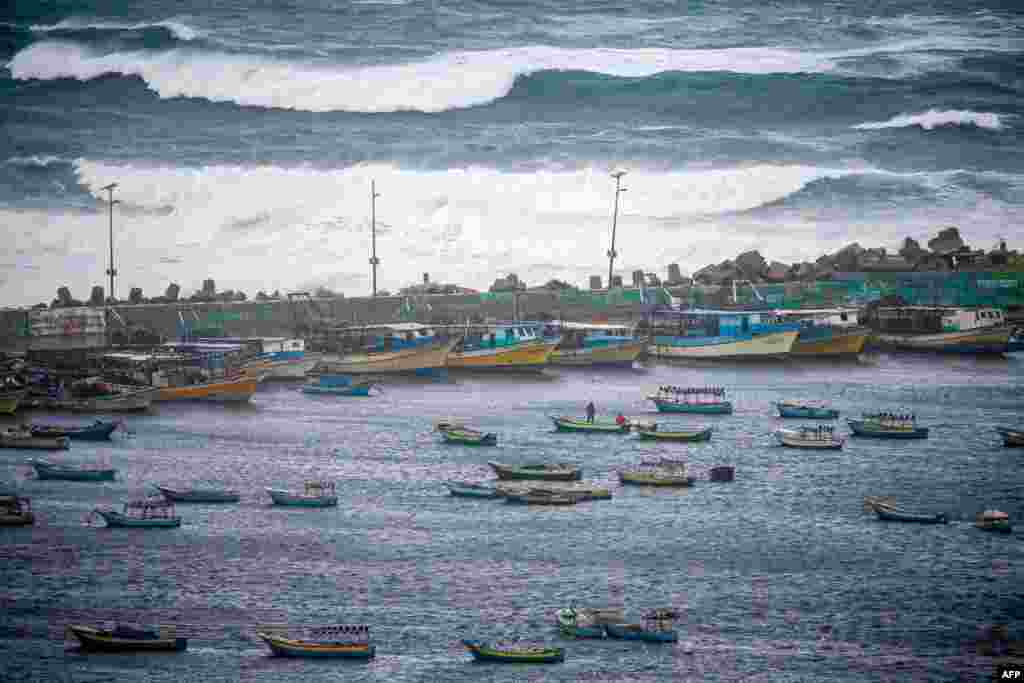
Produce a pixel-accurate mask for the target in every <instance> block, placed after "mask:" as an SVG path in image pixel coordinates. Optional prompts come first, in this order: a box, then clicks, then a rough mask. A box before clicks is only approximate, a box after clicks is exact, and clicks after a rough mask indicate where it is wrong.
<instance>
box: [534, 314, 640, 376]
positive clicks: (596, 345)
mask: <svg viewBox="0 0 1024 683" xmlns="http://www.w3.org/2000/svg"><path fill="white" fill-rule="evenodd" d="M546 327H547V328H548V330H549V331H550V333H551V334H552V335H553V336H554V337H555V338H556V339H558V346H556V347H555V350H554V352H553V353H552V354H551V358H550V359H549V360H548V362H549V363H550V364H551V365H561V366H575V367H594V366H604V367H610V366H618V367H627V368H628V367H632V365H633V361H635V360H637V359H638V358H639V357H640V354H642V353H643V352H644V350H645V349H646V348H647V340H645V339H637V338H636V336H635V334H634V333H635V330H634V329H633V328H632V327H631V326H623V325H615V324H608V323H604V324H601V323H572V322H561V323H548V324H547V325H546ZM546 333H547V332H546Z"/></svg>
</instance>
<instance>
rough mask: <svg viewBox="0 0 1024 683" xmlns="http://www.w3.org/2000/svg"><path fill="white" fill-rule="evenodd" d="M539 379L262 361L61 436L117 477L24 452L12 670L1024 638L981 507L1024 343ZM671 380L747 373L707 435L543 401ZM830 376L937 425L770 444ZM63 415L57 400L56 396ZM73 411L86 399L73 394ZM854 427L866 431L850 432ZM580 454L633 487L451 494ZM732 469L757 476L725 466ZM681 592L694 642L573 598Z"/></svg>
mask: <svg viewBox="0 0 1024 683" xmlns="http://www.w3.org/2000/svg"><path fill="white" fill-rule="evenodd" d="M552 375H553V376H551V377H545V378H507V377H468V378H456V379H454V380H452V381H449V382H444V383H405V384H388V385H387V386H386V388H385V390H384V393H383V394H382V395H381V396H379V397H372V398H369V399H351V398H340V397H337V398H333V397H309V396H306V395H303V394H301V393H299V392H298V391H297V390H296V386H295V385H294V384H292V385H289V384H278V385H262V386H261V387H260V391H259V393H258V394H257V395H256V397H255V398H254V400H253V404H252V406H247V407H242V408H231V407H220V406H203V405H195V406H193V405H161V406H160V407H159V408H158V409H157V410H154V411H153V413H152V414H149V415H142V416H134V417H130V418H128V424H129V427H130V430H131V434H130V435H128V436H124V435H120V438H118V439H117V440H116V441H115V442H113V443H112V444H85V443H77V442H76V443H74V444H73V445H72V448H71V450H69V451H67V452H65V453H59V454H57V455H55V456H54V459H59V460H67V461H69V462H105V463H106V462H109V463H110V464H112V465H113V466H115V467H117V468H118V469H119V470H120V475H119V479H118V480H117V481H116V482H113V483H105V484H90V483H72V482H41V481H36V480H35V479H29V478H27V475H28V472H29V468H28V467H27V466H26V465H25V462H26V461H27V457H30V455H31V454H28V453H26V452H19V451H13V450H6V451H0V478H2V479H4V480H7V481H15V480H16V481H17V482H18V485H19V487H20V489H21V490H22V492H23V494H25V495H29V496H31V497H32V501H33V506H34V508H35V510H36V511H37V515H38V522H37V524H36V526H35V527H33V528H28V529H0V584H2V586H3V589H2V595H3V608H4V610H3V612H2V616H0V661H2V662H3V664H2V665H0V668H2V670H3V671H2V673H3V677H4V678H5V680H74V681H101V680H102V681H113V680H116V681H143V680H145V681H150V680H168V681H169V680H200V679H202V680H211V681H212V680H237V679H244V680H260V681H264V680H265V681H288V680H296V681H297V680H321V679H328V678H331V679H336V678H338V677H339V676H342V677H343V678H344V679H345V680H387V681H406V680H408V681H412V680H427V679H433V680H445V681H449V680H480V679H482V678H489V679H493V680H508V681H512V680H525V679H530V680H540V679H541V678H543V679H544V680H566V681H570V680H579V679H582V678H591V679H593V680H649V681H661V680H670V679H671V680H683V679H693V680H736V679H737V677H739V676H741V675H742V676H755V677H760V678H759V679H763V680H768V679H771V680H810V679H812V678H821V677H825V676H827V677H829V678H830V679H833V680H851V681H852V680H941V679H953V678H961V679H964V678H966V679H977V680H982V679H984V678H985V677H986V676H988V675H989V674H990V672H991V670H992V660H990V659H986V658H984V657H981V656H980V655H978V654H977V640H978V638H979V637H980V634H981V633H982V630H983V629H984V628H985V627H987V626H988V625H990V624H993V623H1000V622H1001V623H1007V624H1009V627H1010V636H1011V638H1021V637H1022V634H1021V633H1020V629H1021V622H1020V621H1019V615H1020V614H1021V613H1024V609H1022V608H1024V601H1022V600H1021V591H1020V586H1021V585H1022V583H1021V578H1022V572H1021V565H1022V562H1024V552H1022V549H1021V543H1020V541H1019V536H1017V535H1012V536H1009V537H1006V536H997V535H990V534H986V533H983V532H980V531H978V530H976V529H975V528H974V527H973V526H972V520H973V517H974V515H975V513H976V512H978V511H980V510H983V509H985V508H991V507H996V508H999V509H1002V510H1005V511H1007V512H1009V513H1010V515H1011V517H1012V518H1013V519H1014V520H1017V521H1019V520H1021V519H1022V515H1024V505H1022V496H1021V490H1022V488H1021V487H1022V484H1024V476H1022V474H1021V469H1020V464H1021V458H1022V457H1024V453H1021V452H1018V451H1013V450H1010V449H1005V448H1003V447H1002V446H1001V444H1000V441H999V439H998V438H997V436H996V435H995V433H994V432H993V430H992V427H993V425H996V424H1008V423H1009V424H1012V423H1015V422H1019V420H1020V415H1021V412H1022V410H1021V409H1022V407H1024V390H1022V387H1021V378H1022V376H1024V361H1022V360H1021V359H1015V358H1010V359H1008V360H999V361H978V360H970V359H966V360H965V359H938V358H925V357H921V358H918V357H913V356H901V357H899V358H896V357H889V356H884V355H883V356H879V357H876V358H873V359H871V360H869V361H868V362H866V363H860V364H851V365H841V366H835V365H832V364H810V365H804V364H800V365H796V364H787V365H776V366H753V367H752V366H742V367H728V366H711V367H700V368H694V367H685V366H649V367H647V368H644V369H637V370H633V371H625V372H621V371H619V372H610V371H606V372H600V371H595V372H560V373H557V374H555V373H552ZM659 384H676V385H704V384H715V385H721V386H725V387H727V388H728V389H729V390H730V392H731V395H732V398H733V400H734V402H735V403H736V412H735V414H734V415H732V416H726V417H708V418H698V417H696V416H694V417H693V418H690V417H687V416H679V417H672V416H669V417H660V418H659V422H660V424H661V425H662V428H663V429H664V428H670V426H677V425H679V426H681V425H684V424H685V425H695V424H704V423H709V422H710V423H713V424H714V426H715V430H716V431H715V434H714V437H713V439H712V441H711V442H710V443H706V444H692V445H686V444H648V443H640V442H638V441H637V440H636V438H635V437H634V436H632V435H630V436H618V435H573V434H556V433H554V432H553V431H552V429H551V425H550V422H549V421H548V420H547V418H546V415H548V414H554V413H562V414H564V413H576V414H581V413H582V408H583V406H584V404H585V403H586V402H587V401H588V400H594V401H595V402H596V404H597V406H598V410H599V413H614V412H617V411H622V412H624V413H625V414H627V415H642V414H645V413H647V412H648V411H649V410H650V408H649V407H648V405H646V404H645V402H644V401H643V399H642V397H643V396H644V395H645V393H646V392H647V390H649V389H650V388H651V387H655V386H657V385H659ZM795 397H807V398H814V399H825V400H831V401H832V402H833V403H834V405H835V406H836V407H838V408H840V409H841V410H842V411H843V413H844V416H851V415H856V414H859V412H860V411H861V410H862V409H891V410H905V411H908V412H914V413H915V414H916V415H917V416H918V418H919V420H920V421H922V422H923V423H924V424H926V425H928V426H930V427H931V428H932V433H931V438H930V439H928V440H927V441H922V442H909V443H897V442H887V441H872V440H866V441H865V440H851V441H850V442H849V443H848V444H847V446H846V448H845V449H844V450H843V451H841V452H837V453H813V452H805V451H798V450H789V449H783V448H780V447H777V446H775V445H774V444H773V440H772V438H771V436H770V432H771V430H772V429H774V428H775V427H776V426H777V425H778V424H779V423H780V422H781V421H780V420H778V419H777V418H774V417H773V416H772V412H771V410H770V405H769V403H770V401H772V400H777V399H780V398H795ZM447 416H455V417H461V418H466V419H470V420H472V422H473V423H474V424H477V425H479V426H480V427H481V428H483V429H487V430H493V431H496V432H498V433H499V435H500V441H499V444H500V445H499V446H498V447H497V448H470V447H458V446H445V445H443V444H442V443H441V442H440V439H439V438H438V436H437V434H436V433H434V432H433V431H432V428H433V421H434V420H435V419H437V418H441V417H447ZM33 417H34V418H35V419H40V418H41V417H42V416H33ZM49 417H50V419H52V420H63V421H72V420H71V418H70V417H62V416H49ZM842 430H843V431H846V430H845V427H843V429H842ZM659 455H663V456H670V457H680V456H682V457H685V458H687V459H688V460H689V462H690V463H691V464H692V467H693V469H694V470H695V471H696V472H697V473H698V474H699V475H700V477H701V480H700V481H699V482H698V484H697V485H696V486H694V487H693V488H692V489H690V490H681V491H647V490H643V489H636V488H629V489H624V488H622V487H621V486H620V485H619V484H618V482H617V478H616V476H615V471H616V469H617V468H619V467H622V466H625V465H629V464H632V463H635V462H637V461H639V460H641V459H644V458H650V457H656V456H659ZM489 459H490V460H504V461H508V462H528V461H540V460H547V461H565V462H573V463H578V464H580V465H582V466H583V467H584V468H585V470H584V476H585V478H586V479H588V480H596V481H598V482H602V483H604V484H606V485H607V486H609V487H610V488H612V489H613V492H614V499H613V500H611V501H597V502H592V503H584V504H580V505H578V506H576V507H574V508H571V509H536V508H526V507H522V506H511V505H506V504H504V503H503V502H501V501H489V500H482V501H474V500H468V499H457V498H452V497H451V496H449V495H448V493H447V490H446V489H445V487H444V485H443V481H444V480H446V479H463V478H465V479H490V478H491V476H492V475H491V474H490V471H489V469H488V467H487V466H486V461H487V460H489ZM717 464H734V465H735V466H736V481H735V482H733V483H729V484H715V483H711V482H708V481H706V469H707V468H709V467H711V466H714V465H717ZM310 478H324V479H332V480H334V481H336V482H337V484H338V491H339V494H340V497H341V504H340V506H339V507H338V508H336V509H326V510H312V509H311V510H302V509H294V510H289V509H279V508H274V507H271V506H270V505H269V503H268V498H267V496H266V494H265V493H264V492H263V489H264V487H266V486H270V485H278V486H287V487H292V488H297V487H301V485H302V482H303V480H305V479H310ZM202 479H205V480H217V481H220V482H223V483H224V484H226V485H229V486H231V487H234V488H237V489H240V490H241V491H242V492H243V499H242V502H241V504H239V505H227V506H185V505H180V506H178V511H179V513H180V514H181V515H182V517H183V518H184V523H183V526H182V528H181V529H180V530H171V531H164V530H149V531H147V530H108V529H105V528H97V527H88V526H84V524H83V522H84V520H85V519H86V518H87V516H88V514H89V512H90V511H91V510H92V509H93V508H94V507H95V506H97V505H100V504H110V505H120V503H121V502H123V501H124V500H126V499H128V498H129V497H132V496H134V495H138V494H140V493H142V492H143V490H144V489H145V487H146V486H147V485H150V484H154V483H161V484H168V485H172V486H174V485H180V486H185V485H188V484H189V483H191V482H195V481H197V480H202ZM865 495H891V496H895V497H896V498H897V499H898V500H899V501H900V502H901V503H903V504H905V505H906V506H907V507H911V508H921V509H926V510H932V511H936V512H940V511H941V512H946V513H947V514H948V515H949V516H950V517H951V519H952V520H953V522H952V523H951V524H950V525H949V526H914V525H900V524H883V523H880V522H877V521H876V520H875V519H874V518H873V516H871V515H868V514H866V513H865V512H864V511H863V507H862V499H863V497H864V496H865ZM574 601H575V602H576V603H578V604H580V605H602V606H603V605H623V606H625V607H626V609H627V612H629V613H632V614H633V615H637V614H638V613H639V612H640V611H641V610H642V609H643V608H646V607H652V606H663V605H669V604H670V605H673V606H675V607H676V608H678V609H680V610H681V611H682V612H683V614H684V617H683V618H682V623H681V625H680V628H681V629H682V637H681V642H680V643H679V644H677V645H674V646H672V645H663V646H654V645H644V644H633V643H627V642H619V641H606V642H600V641H579V642H572V641H563V640H561V639H560V637H559V636H558V633H557V629H556V628H555V627H554V626H553V614H552V612H553V610H555V609H557V608H558V607H562V606H567V605H568V604H569V603H571V602H574ZM115 618H116V619H121V620H125V621H128V620H134V621H137V622H142V623H161V622H163V623H177V624H179V631H180V632H181V633H182V635H186V636H189V637H190V638H191V640H190V645H189V649H188V651H186V652H184V653H180V654H175V655H156V656H137V657H133V656H129V655H125V656H122V655H91V654H90V655H86V654H83V653H80V652H79V651H78V650H77V649H75V648H74V647H73V645H72V644H71V643H65V641H64V639H63V629H64V626H65V625H66V624H67V623H73V622H85V623H89V622H96V621H104V620H113V619H115ZM288 622H291V623H300V622H304V623H333V622H365V623H368V624H370V625H371V626H372V632H373V635H374V638H375V640H376V642H377V645H378V656H377V658H376V660H374V661H372V662H369V663H356V662H343V661H342V662H330V661H325V662H318V661H302V660H299V661H287V660H278V659H275V658H272V657H269V656H268V654H267V651H266V650H265V648H264V647H263V645H262V644H260V643H258V642H257V641H256V640H255V639H254V637H253V627H254V626H255V625H256V624H259V623H288ZM463 637H480V638H485V639H503V640H513V639H518V638H524V639H529V640H533V641H541V640H544V641H554V642H560V643H561V644H563V645H564V646H565V647H566V648H567V656H566V661H565V663H564V664H561V665H554V666H550V667H529V666H504V667H500V666H499V667H494V666H489V665H475V664H472V663H471V662H470V661H469V656H468V654H466V653H465V651H464V650H463V649H462V648H461V646H460V645H459V639H460V638H463Z"/></svg>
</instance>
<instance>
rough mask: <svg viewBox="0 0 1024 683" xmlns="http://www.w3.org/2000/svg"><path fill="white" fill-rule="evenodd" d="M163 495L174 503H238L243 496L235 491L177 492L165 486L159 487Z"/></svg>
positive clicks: (196, 490) (194, 490)
mask: <svg viewBox="0 0 1024 683" xmlns="http://www.w3.org/2000/svg"><path fill="white" fill-rule="evenodd" d="M156 488H157V490H158V491H160V493H161V495H163V497H164V498H166V499H167V500H169V501H172V502H174V503H237V502H238V501H239V500H241V496H239V495H238V494H237V493H235V492H233V491H214V490H209V491H204V490H198V489H192V490H188V491H177V490H175V489H169V488H167V487H164V486H157V487H156Z"/></svg>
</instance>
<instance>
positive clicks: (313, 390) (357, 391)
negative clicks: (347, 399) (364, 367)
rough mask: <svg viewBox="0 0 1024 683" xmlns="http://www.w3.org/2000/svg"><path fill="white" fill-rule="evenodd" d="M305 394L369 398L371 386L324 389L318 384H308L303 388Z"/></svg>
mask: <svg viewBox="0 0 1024 683" xmlns="http://www.w3.org/2000/svg"><path fill="white" fill-rule="evenodd" d="M302 393H304V394H321V395H327V396H369V395H370V385H369V384H355V385H351V386H347V387H343V386H336V387H324V386H319V385H316V384H307V385H305V386H304V387H302Z"/></svg>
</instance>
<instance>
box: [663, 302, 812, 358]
mask: <svg viewBox="0 0 1024 683" xmlns="http://www.w3.org/2000/svg"><path fill="white" fill-rule="evenodd" d="M799 334H800V332H799V324H797V323H792V322H787V321H785V320H783V319H782V318H780V317H779V316H777V315H774V314H773V313H771V312H768V311H711V310H703V309H693V310H672V309H663V310H656V311H655V312H654V317H653V320H652V327H651V343H650V346H649V347H648V354H649V355H651V356H654V357H657V358H666V359H681V360H772V359H778V358H782V357H785V356H788V355H789V353H790V351H791V350H792V348H793V344H794V343H795V342H796V339H797V336H798V335H799Z"/></svg>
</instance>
